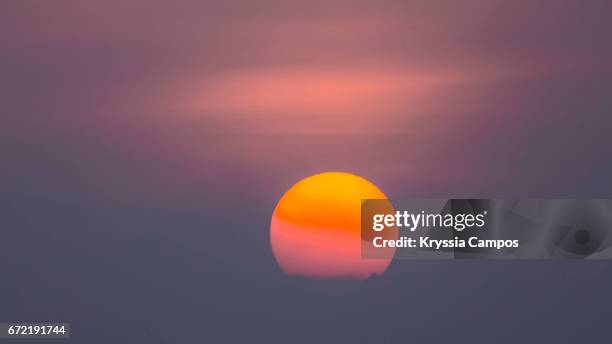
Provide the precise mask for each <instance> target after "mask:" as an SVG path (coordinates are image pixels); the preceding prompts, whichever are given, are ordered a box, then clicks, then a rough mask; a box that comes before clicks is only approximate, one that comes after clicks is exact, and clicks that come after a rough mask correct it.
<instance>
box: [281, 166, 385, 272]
mask: <svg viewBox="0 0 612 344" xmlns="http://www.w3.org/2000/svg"><path fill="white" fill-rule="evenodd" d="M386 198H387V197H386V196H385V194H384V193H383V192H382V191H381V190H380V189H379V188H378V187H376V185H374V184H373V183H371V182H370V181H368V180H366V179H364V178H362V177H359V176H356V175H354V174H350V173H340V172H327V173H321V174H316V175H313V176H310V177H307V178H305V179H302V180H301V181H299V182H298V183H296V184H295V185H293V186H292V187H291V188H290V189H289V190H288V191H287V192H286V193H285V194H284V195H283V197H282V198H281V199H280V201H279V202H278V204H277V205H276V208H275V209H274V213H273V215H272V221H271V224H270V243H271V245H272V252H273V254H274V257H275V258H276V261H277V262H278V264H279V265H280V267H281V269H282V270H283V272H285V273H286V274H288V275H295V276H306V277H323V278H357V279H365V278H367V277H369V276H370V275H372V274H375V273H377V274H382V273H383V272H384V271H385V270H386V269H387V267H388V266H389V263H390V262H391V257H392V253H393V252H390V253H391V254H389V255H387V256H386V258H380V259H364V258H362V255H361V244H362V233H361V200H364V199H386ZM391 234H392V233H391ZM396 234H397V233H396ZM364 239H365V238H364Z"/></svg>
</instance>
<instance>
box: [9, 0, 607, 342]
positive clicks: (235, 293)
mask: <svg viewBox="0 0 612 344" xmlns="http://www.w3.org/2000/svg"><path fill="white" fill-rule="evenodd" d="M611 36H612V2H610V1H599V0H589V1H578V0H574V1H561V0H559V1H529V2H527V1H519V2H516V1H461V2H458V1H371V2H363V1H246V0H243V1H216V2H212V1H172V2H171V1H156V0H155V1H139V2H136V1H60V0H58V1H25V0H14V1H2V3H1V4H0V113H1V116H2V117H1V118H2V122H1V124H0V135H1V136H0V137H1V138H2V144H1V145H0V156H1V157H2V164H1V165H0V166H1V169H0V180H1V182H0V183H1V184H0V185H1V186H2V187H1V189H2V192H1V196H0V199H1V200H2V201H3V203H5V204H6V205H7V208H6V209H7V216H6V217H3V220H2V228H3V229H2V231H3V234H4V235H3V236H2V239H1V242H0V257H1V259H0V261H1V263H0V271H1V272H3V276H16V277H11V278H10V280H9V281H8V282H6V283H5V282H4V278H6V277H4V278H3V280H2V281H3V282H2V284H3V285H1V286H0V295H2V298H0V305H1V307H0V321H3V320H12V319H15V317H17V318H18V320H19V319H43V320H47V319H49V320H52V319H55V318H58V317H59V318H65V319H67V320H70V321H72V322H73V323H75V324H76V325H77V327H75V331H77V330H78V331H81V336H83V337H81V338H86V339H83V340H82V342H88V343H94V342H96V340H99V342H108V340H115V341H117V340H119V341H120V338H130V339H131V340H132V342H134V341H136V340H142V338H147V340H146V341H143V342H146V343H153V342H176V340H175V339H177V338H178V339H181V340H183V341H189V342H194V341H195V339H196V338H197V337H198V333H197V331H195V330H193V328H192V329H189V330H186V329H184V328H183V329H182V330H184V331H185V332H183V333H182V334H177V333H173V332H170V331H165V330H160V328H161V325H162V324H163V323H164V321H170V320H168V318H172V321H171V324H172V325H173V326H175V327H179V328H180V325H179V324H180V321H182V320H184V321H187V322H189V323H191V324H193V325H196V324H199V322H200V321H203V322H208V323H209V324H211V326H212V327H215V328H220V329H221V330H218V331H219V332H217V330H215V331H213V330H212V329H207V330H208V331H210V336H211V337H210V338H216V339H217V340H216V341H215V342H222V341H219V340H218V339H219V338H223V333H227V332H232V330H233V329H235V328H247V329H251V330H252V331H254V332H256V333H259V334H261V335H264V334H266V335H271V337H269V339H271V340H274V339H276V340H285V342H286V341H287V340H288V339H287V338H293V337H292V336H293V335H292V334H295V333H302V334H304V335H303V336H302V337H300V338H301V339H302V340H304V341H306V342H312V341H314V340H317V339H319V340H321V339H322V338H328V339H336V340H337V341H342V338H344V337H342V333H344V332H343V331H345V330H346V331H350V330H351V329H352V328H353V326H354V324H355V321H356V320H359V319H357V318H359V317H360V316H361V315H360V314H361V313H359V309H361V308H359V306H358V305H355V304H354V303H353V299H354V298H355V297H357V298H362V299H364V300H365V301H364V304H366V305H369V306H370V307H375V308H376V307H378V308H377V309H379V310H380V312H382V313H384V314H385V316H383V317H382V318H381V320H380V324H385V323H386V324H389V326H390V327H392V328H395V329H397V331H399V332H396V333H403V332H402V331H407V332H409V333H410V334H411V335H413V336H414V337H415V338H421V339H426V338H427V336H425V335H424V334H423V333H421V332H419V329H422V328H429V326H433V325H432V324H434V322H432V321H430V320H431V319H433V318H436V319H438V318H440V317H442V318H443V319H444V320H442V321H443V322H444V323H448V322H451V321H456V319H455V320H454V315H457V316H459V317H460V318H465V317H466V314H468V313H469V312H468V313H464V309H465V308H466V307H467V308H470V307H475V308H474V309H476V310H475V311H474V312H475V313H474V312H472V313H469V314H471V316H474V317H476V318H477V319H480V321H483V322H484V323H485V324H487V326H488V328H489V329H491V328H493V329H499V330H500V331H501V330H504V331H506V330H507V331H510V332H511V331H514V330H517V328H520V326H519V325H518V324H516V323H513V322H512V321H513V319H509V318H508V317H510V316H509V315H503V314H501V315H500V314H499V313H505V314H515V313H512V312H510V311H507V312H505V311H503V310H501V311H498V310H495V307H496V306H495V302H500V301H499V300H498V297H499V298H502V297H506V299H505V301H501V302H505V304H504V305H505V306H506V307H510V309H514V310H515V311H516V312H518V309H519V308H521V307H524V308H526V309H527V307H528V306H531V307H535V308H536V309H535V313H534V312H531V313H529V312H527V313H529V314H523V315H521V317H527V318H526V319H527V320H529V319H531V320H533V321H535V320H537V319H539V318H541V317H548V316H549V314H548V310H549V309H550V308H551V307H552V308H553V311H557V313H560V314H561V315H558V318H555V319H556V321H559V322H558V324H559V326H558V327H555V329H552V328H550V327H546V326H544V325H541V326H542V327H538V326H539V325H538V326H536V325H533V326H532V327H529V331H531V332H533V333H535V334H536V336H535V337H537V338H543V337H545V336H547V335H549V332H554V331H559V328H561V327H562V325H564V324H565V325H568V326H569V324H570V320H571V319H565V320H566V321H568V323H564V322H563V319H561V318H560V317H561V316H562V315H565V316H567V317H572V316H576V315H575V313H572V312H570V311H569V310H568V311H567V313H564V310H565V309H566V308H564V306H563V303H562V302H561V301H560V300H559V299H558V298H562V297H563V296H562V295H565V294H570V296H571V297H573V298H571V299H570V300H569V301H568V303H569V306H568V307H573V308H576V309H577V311H580V314H581V316H582V320H581V319H578V320H577V321H578V323H576V324H572V325H571V326H576V328H577V329H578V330H581V331H583V332H581V333H583V334H584V333H586V334H584V337H580V338H582V339H584V338H589V336H588V334H589V333H590V334H593V336H594V337H591V339H597V338H599V337H597V336H598V335H599V334H601V332H598V331H595V330H593V329H592V328H591V327H590V326H591V325H593V324H598V322H597V321H598V320H596V319H592V320H589V321H586V320H584V316H585V314H587V313H593V314H595V315H596V314H598V312H599V313H605V314H604V315H605V317H603V318H602V319H609V317H610V315H611V314H610V313H609V311H608V310H607V308H606V307H605V304H601V303H598V304H597V306H589V302H591V303H593V304H594V303H597V302H598V301H601V300H597V298H598V297H602V298H604V299H605V301H606V302H607V304H608V306H609V302H608V301H609V300H608V297H607V296H605V295H607V291H608V290H609V287H610V285H611V284H612V282H611V281H612V279H611V278H610V277H608V275H609V269H608V267H606V266H605V265H604V264H602V263H599V264H598V265H595V264H592V265H588V266H587V265H578V264H574V263H571V264H569V263H567V265H563V264H560V263H555V265H553V266H552V267H551V266H546V265H543V264H541V263H521V264H518V265H506V264H499V263H497V264H495V265H494V264H489V265H487V264H481V263H478V264H476V263H475V264H473V265H470V264H466V265H459V264H451V265H450V266H449V265H443V264H437V263H436V264H434V263H419V266H417V267H414V266H408V267H406V264H407V263H406V262H401V263H402V265H404V269H406V268H407V269H408V271H409V273H410V274H412V275H414V274H421V275H419V278H417V279H416V280H411V279H409V278H408V279H407V277H406V276H405V275H403V274H402V273H400V272H398V271H400V270H398V269H399V268H398V267H397V266H392V267H391V268H390V271H389V274H390V276H391V277H388V276H385V277H386V278H387V279H388V280H386V281H384V282H381V283H383V284H382V285H378V286H370V287H371V288H370V289H367V288H366V289H367V290H366V291H363V290H358V291H352V293H355V294H350V293H349V294H348V295H349V296H347V294H346V293H343V294H342V296H338V295H335V296H333V295H334V294H333V293H332V296H330V295H329V294H327V293H325V294H324V296H321V295H320V294H318V292H311V291H306V292H304V291H303V290H302V289H301V288H302V287H300V286H299V285H300V283H297V282H296V283H297V284H296V285H298V286H296V285H294V284H291V283H294V282H287V281H286V280H285V279H283V276H282V275H281V274H280V272H279V271H278V269H277V267H276V266H275V264H274V261H273V260H272V257H271V253H270V251H269V246H268V242H267V241H268V236H267V235H268V232H267V231H268V221H269V216H270V214H271V212H272V209H273V207H274V204H275V201H276V200H278V198H279V197H280V196H281V195H282V193H283V192H284V191H285V190H286V189H287V188H289V186H290V185H291V184H292V183H294V182H295V181H297V180H299V179H300V178H302V177H305V176H307V175H310V174H313V173H317V172H322V171H328V170H342V171H347V172H354V173H358V174H360V175H363V176H364V177H366V178H368V179H370V180H372V181H373V182H374V183H376V184H377V185H379V186H380V187H381V189H382V190H383V191H384V192H385V193H386V194H387V195H389V196H390V197H393V198H407V197H411V196H437V197H473V196H480V197H490V196H497V197H512V196H521V197H526V196H531V197H552V196H563V197H576V196H582V197H610V195H611V194H612V183H610V175H612V161H611V160H610V156H611V153H612V149H611V147H612V143H611V141H610V138H609V135H610V130H611V129H612V117H611V116H610V110H611V109H612V96H611V95H612V93H611V90H612V44H611V43H610V40H611V39H610V37H611ZM231 240H235V242H237V244H236V246H235V247H234V246H232V247H233V248H232V249H229V248H227V243H228V242H230V241H231ZM36 266H39V267H41V268H40V269H37V268H35V267H36ZM394 269H395V270H394ZM410 269H412V270H410ZM455 270H458V271H460V273H459V272H457V273H455V272H454V271H455ZM501 270H504V271H506V270H508V271H509V275H498V276H497V277H496V278H499V279H501V280H502V281H503V282H491V281H490V280H488V279H487V278H486V277H484V276H485V275H490V274H493V275H495V274H496V273H499V271H501ZM54 271H55V272H54ZM432 271H433V272H432ZM438 273H439V274H438ZM603 273H605V274H606V275H605V276H601V274H603ZM440 274H444V275H445V276H448V277H446V278H447V279H445V278H443V277H440ZM464 274H467V275H468V276H471V278H473V279H472V280H469V278H467V279H468V280H469V281H468V282H465V283H467V284H468V286H466V287H454V286H453V287H448V289H447V288H443V287H444V286H445V285H448V284H452V283H464V281H465V279H466V278H465V277H464ZM393 276H403V277H397V278H398V280H401V282H400V281H394V280H393ZM504 276H506V277H504ZM507 276H513V278H516V280H520V281H527V282H524V283H527V286H525V287H524V289H521V287H520V286H516V285H514V286H513V288H511V289H512V290H513V291H515V292H516V294H514V295H513V296H508V295H507V294H506V293H502V292H498V291H492V292H491V289H494V290H497V289H495V288H501V289H503V288H507V287H508V285H509V284H513V283H515V282H516V280H513V279H510V278H509V277H507ZM541 276H547V279H544V277H541ZM570 278H575V279H576V283H575V284H574V285H573V287H571V288H569V289H562V290H558V291H555V292H552V293H548V291H547V290H548V289H547V288H552V287H553V286H557V284H558V283H559V284H562V283H566V282H567V280H568V279H570ZM597 278H602V280H601V281H600V282H599V283H596V282H595V279H597ZM421 281H430V282H431V283H429V282H421ZM534 281H537V283H536V282H534ZM385 283H386V284H385ZM521 283H523V282H521ZM530 283H531V284H530ZM538 283H540V284H538ZM581 283H584V284H585V285H586V286H585V287H581V286H580V284H581ZM421 284H423V285H421ZM288 285H289V286H288ZM482 285H487V287H486V288H484V287H483V288H484V289H485V290H489V293H488V294H486V293H485V294H484V295H481V296H478V295H472V296H471V298H465V299H460V300H458V299H457V298H460V297H461V295H454V294H452V293H453V291H452V290H455V289H458V291H459V292H462V293H468V294H469V293H471V290H473V289H474V288H476V289H478V288H480V287H481V286H482ZM405 287H406V288H407V287H420V288H422V289H424V290H425V291H424V292H423V293H425V294H426V295H428V296H429V297H430V298H434V296H436V295H438V296H440V294H444V295H445V296H442V297H441V298H438V299H437V300H438V301H432V302H434V304H426V303H423V302H421V301H410V302H409V301H405V300H404V301H401V302H408V303H407V304H406V305H405V306H406V308H403V307H404V305H403V304H402V303H401V302H400V301H398V302H399V303H397V304H396V303H395V302H396V301H394V299H392V296H393V295H394V294H397V291H398V290H402V288H405ZM244 288H247V290H246V291H245V290H244ZM372 288H374V289H372ZM376 288H379V289H376ZM385 288H387V289H385ZM432 288H433V290H434V291H432V292H431V293H429V294H427V291H426V290H430V289H432ZM593 288H594V289H593ZM534 290H537V291H540V292H542V293H546V295H544V296H542V297H543V298H544V300H543V301H542V302H543V303H542V304H540V305H536V306H534V305H533V304H530V303H528V302H527V301H526V300H529V299H532V300H533V299H534V298H537V297H539V296H536V295H534V294H532V292H533V293H535V291H534ZM407 292H408V293H412V292H409V291H407ZM303 293H306V296H305V295H304V294H303ZM379 293H380V294H385V295H387V296H386V298H387V299H385V300H386V301H384V302H383V304H382V305H379V304H377V303H376V301H375V298H374V297H373V296H372V295H378V294H379ZM474 293H476V292H474ZM272 294H275V295H276V296H274V297H272V296H269V295H272ZM476 294H477V293H476ZM470 295H471V294H470ZM453 296H456V297H457V298H455V297H453ZM478 297H482V298H484V301H483V303H478V301H474V303H470V302H468V300H474V298H476V299H477V298H478ZM557 297H558V298H557ZM582 297H584V298H587V300H586V303H580V302H579V301H578V298H582ZM295 299H300V300H302V301H300V300H295ZM425 299H427V297H426V298H425ZM411 302H412V303H411ZM317 307H319V308H320V310H323V311H322V313H323V314H325V316H323V317H320V316H319V315H320V314H319V313H317V310H316V308H317ZM351 307H352V308H351ZM355 307H357V308H355ZM489 307H492V309H490V308H489ZM555 307H557V308H555ZM608 308H609V307H608ZM296 309H297V311H296ZM470 309H471V308H470ZM412 310H414V312H412ZM262 312H264V313H266V314H267V315H262ZM283 312H289V314H291V315H292V316H295V318H294V319H295V320H296V321H295V322H292V321H291V320H290V319H286V318H285V317H283V316H282V315H283ZM334 312H336V313H334ZM447 312H449V313H447ZM465 312H467V311H465ZM489 312H493V313H495V314H498V316H500V317H501V318H500V319H499V321H500V323H495V324H498V325H499V326H498V327H496V326H495V325H494V323H493V322H494V320H493V319H487V318H486V317H485V315H486V314H489ZM213 313H214V314H216V316H213V315H212V314H213ZM15 314H17V315H15ZM453 314H454V315H453ZM338 317H339V318H340V319H344V320H337V318H338ZM530 317H532V318H530ZM211 318H213V319H216V320H214V321H211V320H210V319H211ZM313 318H314V319H316V320H312V319H313ZM536 318H537V319H536ZM560 319H561V320H560ZM94 320H104V321H109V322H111V323H112V324H113V326H115V327H118V328H119V329H118V330H117V332H116V333H111V332H109V331H110V330H105V329H104V327H103V326H99V325H95V324H94ZM298 320H299V321H298ZM233 321H239V324H236V323H235V322H233ZM273 321H276V322H278V323H280V324H281V325H282V326H281V327H283V328H284V330H279V331H280V332H278V333H276V334H273V332H274V328H273V327H270V328H268V327H266V326H267V325H265V324H268V323H269V322H273ZM309 321H313V322H314V323H312V324H311V325H312V327H308V326H307V324H308V323H309ZM326 321H337V323H335V324H336V325H334V326H329V327H328V326H327V325H326V324H327V323H326ZM466 321H467V320H464V322H459V323H457V324H455V325H452V328H448V330H449V331H442V332H444V333H446V332H452V331H459V332H460V333H463V335H468V334H470V333H472V331H468V329H470V328H471V327H470V326H476V325H473V324H472V325H470V323H467V322H466ZM581 321H582V322H581ZM130 322H137V323H138V324H139V325H141V328H140V330H139V331H140V332H138V331H136V332H134V333H130V329H129V323H130ZM504 322H505V323H504ZM502 323H504V324H508V323H510V324H511V325H509V327H508V328H506V327H504V326H502V325H501V324H502ZM305 324H306V325H305ZM406 324H412V325H410V326H408V327H402V326H407V325H406ZM213 325H214V326H213ZM79 327H80V329H79ZM204 328H206V327H204ZM257 329H259V330H257ZM309 329H311V330H309ZM400 329H401V330H400ZM100 331H102V333H104V334H100V335H99V336H95V335H94V333H100ZM104 331H107V332H104ZM156 331H157V332H156ZM474 331H484V332H486V330H482V329H478V328H474ZM538 331H541V332H538ZM244 332H245V333H248V332H249V331H246V330H245V331H244ZM484 332H483V333H484ZM271 333H272V334H271ZM305 333H309V335H306V334H305ZM436 333H437V332H436ZM318 334H320V336H319V335H318ZM240 335H241V334H240V333H232V334H231V336H232V337H231V338H239V337H240ZM353 335H354V336H349V337H350V338H353V339H355V338H363V336H361V334H355V333H353ZM90 336H93V338H92V337H90ZM234 336H236V337H234ZM245 336H246V334H245ZM436 336H438V337H437V338H438V339H443V338H444V337H443V334H442V333H437V334H436ZM508 336H509V337H507V338H506V339H500V342H505V341H504V340H507V342H512V341H513V340H515V339H516V337H513V336H512V335H508ZM550 336H552V337H549V338H553V339H557V340H560V341H562V340H563V339H564V338H565V339H568V340H569V339H571V338H572V337H571V336H568V335H566V334H565V335H561V334H560V333H559V332H554V333H553V334H550ZM555 336H556V337H555ZM201 338H205V336H204V335H201ZM245 338H248V336H247V337H245ZM309 338H310V339H309ZM389 338H390V339H395V340H398V341H401V342H405V340H403V339H402V338H403V337H402V336H400V335H399V334H398V335H390V337H389ZM481 339H482V338H481ZM309 340H311V341H309ZM78 342H81V341H78ZM291 342H295V338H294V340H292V341H291ZM421 342H422V341H421Z"/></svg>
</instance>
